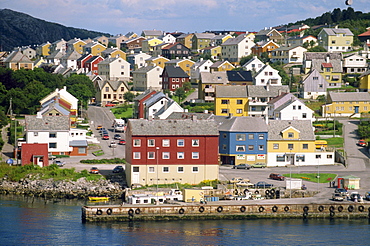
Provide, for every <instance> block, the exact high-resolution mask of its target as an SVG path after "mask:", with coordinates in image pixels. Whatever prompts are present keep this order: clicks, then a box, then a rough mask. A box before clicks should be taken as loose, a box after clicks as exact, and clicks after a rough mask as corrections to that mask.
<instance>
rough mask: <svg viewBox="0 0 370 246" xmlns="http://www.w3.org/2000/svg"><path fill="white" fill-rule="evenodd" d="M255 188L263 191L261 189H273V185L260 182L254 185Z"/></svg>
mask: <svg viewBox="0 0 370 246" xmlns="http://www.w3.org/2000/svg"><path fill="white" fill-rule="evenodd" d="M254 187H255V188H258V189H263V188H271V187H274V185H273V184H269V183H266V182H265V181H260V182H258V183H257V184H255V185H254Z"/></svg>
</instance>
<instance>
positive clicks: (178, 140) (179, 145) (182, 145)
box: [177, 139, 185, 147]
mask: <svg viewBox="0 0 370 246" xmlns="http://www.w3.org/2000/svg"><path fill="white" fill-rule="evenodd" d="M181 143H182V144H181ZM177 147H185V139H177Z"/></svg>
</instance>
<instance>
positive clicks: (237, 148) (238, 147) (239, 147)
mask: <svg viewBox="0 0 370 246" xmlns="http://www.w3.org/2000/svg"><path fill="white" fill-rule="evenodd" d="M236 151H237V152H243V151H245V145H236Z"/></svg>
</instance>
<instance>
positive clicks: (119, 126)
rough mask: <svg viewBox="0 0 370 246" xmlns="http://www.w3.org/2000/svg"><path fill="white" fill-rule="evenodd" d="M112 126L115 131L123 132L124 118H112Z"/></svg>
mask: <svg viewBox="0 0 370 246" xmlns="http://www.w3.org/2000/svg"><path fill="white" fill-rule="evenodd" d="M112 127H113V129H114V131H115V132H125V128H126V125H125V120H123V119H114V120H113V124H112Z"/></svg>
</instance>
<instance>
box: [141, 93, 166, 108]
mask: <svg viewBox="0 0 370 246" xmlns="http://www.w3.org/2000/svg"><path fill="white" fill-rule="evenodd" d="M162 98H167V97H166V95H165V94H163V92H161V91H159V92H157V93H155V94H154V95H151V96H150V97H149V98H148V99H146V100H145V101H144V103H145V105H146V106H147V107H150V106H152V105H153V104H155V103H156V102H158V101H159V100H161V99H162Z"/></svg>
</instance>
